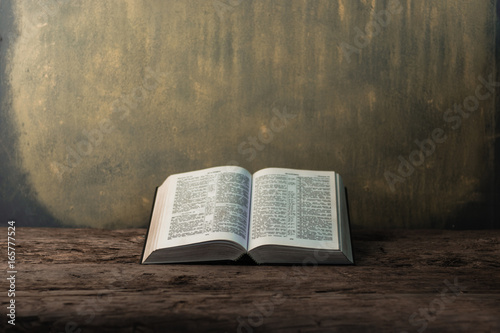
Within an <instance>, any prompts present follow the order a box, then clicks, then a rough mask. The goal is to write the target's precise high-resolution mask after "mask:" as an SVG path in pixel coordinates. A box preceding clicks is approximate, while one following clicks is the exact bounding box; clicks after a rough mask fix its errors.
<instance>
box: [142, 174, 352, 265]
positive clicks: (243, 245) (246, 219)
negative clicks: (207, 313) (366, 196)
mask: <svg viewBox="0 0 500 333" xmlns="http://www.w3.org/2000/svg"><path fill="white" fill-rule="evenodd" d="M245 253H248V255H249V256H250V257H251V258H252V259H253V260H254V261H255V262H257V263H259V264H260V263H290V264H294V263H308V264H311V263H318V264H352V263H353V262H354V260H353V254H352V247H351V237H350V230H349V221H348V212H347V201H346V195H345V188H344V185H343V183H342V179H341V177H340V176H339V175H338V174H337V173H335V172H328V171H307V170H294V169H281V168H268V169H263V170H260V171H257V172H256V173H254V174H253V176H252V175H251V174H250V173H249V172H248V171H247V170H245V169H243V168H240V167H237V166H223V167H215V168H210V169H204V170H199V171H193V172H187V173H181V174H176V175H172V176H170V177H168V178H167V180H166V181H165V182H164V183H163V184H162V185H161V186H160V187H158V188H157V191H156V195H155V202H154V205H153V211H152V214H151V221H150V225H149V230H148V233H147V236H146V242H145V245H144V251H143V255H142V263H143V264H158V263H180V262H202V261H217V260H237V259H239V258H240V257H241V256H242V255H244V254H245Z"/></svg>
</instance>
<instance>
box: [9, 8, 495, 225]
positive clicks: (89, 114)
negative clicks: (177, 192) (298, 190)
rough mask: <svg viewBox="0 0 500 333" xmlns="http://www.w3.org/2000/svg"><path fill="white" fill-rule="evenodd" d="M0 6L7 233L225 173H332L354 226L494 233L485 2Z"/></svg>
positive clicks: (491, 70)
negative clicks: (179, 176) (176, 180)
mask: <svg viewBox="0 0 500 333" xmlns="http://www.w3.org/2000/svg"><path fill="white" fill-rule="evenodd" d="M0 9H1V14H0V20H1V21H0V35H1V36H2V41H1V42H0V52H1V57H0V64H1V66H2V68H1V70H2V73H1V74H2V77H1V89H2V90H1V98H2V100H1V114H0V121H1V123H0V130H1V131H2V139H1V147H0V148H1V149H0V151H1V153H0V154H2V155H1V156H2V159H3V164H2V166H1V167H0V169H1V171H2V175H1V177H2V180H1V181H2V189H1V196H2V197H1V201H2V206H1V207H0V208H1V209H2V210H3V212H5V214H2V215H6V216H7V217H6V218H15V219H17V220H18V222H19V224H21V223H24V224H25V225H57V224H60V223H61V224H63V225H69V226H92V227H130V226H145V225H146V224H147V222H148V218H149V213H150V209H151V204H152V199H153V194H154V188H155V187H156V186H158V185H160V184H161V183H162V182H163V180H164V179H165V178H166V177H167V176H168V175H169V174H172V173H178V172H185V171H191V170H196V169H201V168H206V167H211V166H218V165H225V164H228V163H231V164H236V163H237V164H239V165H241V166H243V167H245V168H247V169H248V170H249V171H251V172H254V171H256V170H259V169H260V168H264V167H271V166H277V167H291V168H300V169H317V170H335V171H338V172H339V173H340V174H341V175H342V176H343V177H344V181H345V183H346V185H347V187H348V190H349V199H350V208H351V218H352V222H353V225H355V226H369V227H453V226H455V227H457V224H459V223H464V222H461V221H462V220H461V219H460V217H461V216H462V217H463V216H467V217H469V216H477V217H478V218H477V219H473V220H469V223H470V224H467V225H462V226H468V227H492V226H494V225H493V224H494V222H493V220H492V219H491V218H492V210H491V209H490V208H491V206H492V205H494V203H495V202H494V196H493V194H494V193H493V192H495V187H494V184H495V178H494V176H495V169H496V166H495V155H494V150H495V140H496V137H497V136H498V135H497V134H496V131H495V114H496V111H495V96H496V94H497V91H496V89H500V87H492V86H487V87H481V88H479V90H478V89H477V87H478V85H484V83H483V82H482V81H484V80H486V81H488V80H489V76H490V75H493V76H492V79H495V77H496V73H495V22H496V21H495V20H496V18H495V4H494V2H493V1H486V0H482V1H469V0H442V1H431V0H425V1H410V0H400V1H398V0H395V1H389V0H386V1H382V0H371V1H369V0H361V1H348V0H335V1H312V0H311V1H306V0H292V1H287V0H282V1H281V0H276V1H260V0H259V1H258V0H255V1H238V0H234V1H233V0H231V1H229V0H220V1H219V0H214V1H212V0H210V1H194V0H188V1H186V0H175V1H174V0H169V1H160V0H148V1H146V0H143V1H141V0H112V1H97V0H88V1H67V0H59V1H56V0H51V1H49V0H45V1H44V0H42V1H39V2H36V1H33V2H31V1H30V2H28V1H9V0H3V1H1V2H0ZM482 78H484V79H482ZM476 94H477V96H478V97H474V96H475V95H476ZM476 102H477V103H476ZM464 103H465V104H464ZM456 105H457V106H458V107H456ZM460 106H462V107H460ZM462 109H463V111H461V110H462ZM448 110H450V111H448ZM427 139H429V140H432V141H429V140H427ZM415 140H419V142H421V141H422V140H427V141H425V142H424V143H422V144H421V146H422V148H419V146H418V144H417V143H416V142H415ZM418 149H422V150H423V151H424V153H422V154H419V153H412V152H413V151H415V150H418ZM401 161H403V162H401ZM404 161H413V163H414V164H415V166H412V165H410V164H409V163H411V162H404ZM398 168H399V171H398ZM458 227H460V225H458Z"/></svg>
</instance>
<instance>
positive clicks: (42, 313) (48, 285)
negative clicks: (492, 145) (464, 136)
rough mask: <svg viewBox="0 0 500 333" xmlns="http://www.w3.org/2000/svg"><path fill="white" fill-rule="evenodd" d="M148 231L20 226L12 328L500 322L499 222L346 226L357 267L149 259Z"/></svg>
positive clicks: (443, 328) (317, 327) (462, 328)
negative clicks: (145, 255) (472, 227)
mask: <svg viewBox="0 0 500 333" xmlns="http://www.w3.org/2000/svg"><path fill="white" fill-rule="evenodd" d="M1 230H2V232H3V233H4V235H5V237H3V238H4V239H6V238H7V237H6V234H7V229H6V228H1ZM145 233H146V230H145V229H127V230H97V229H50V228H17V230H16V269H17V274H16V281H15V289H16V295H15V304H16V321H15V323H16V326H15V328H16V331H20V332H185V331H191V332H266V331H273V332H379V331H384V332H386V331H387V332H424V331H425V332H500V282H499V281H500V256H499V254H500V245H499V244H500V243H499V240H500V230H494V231H491V230H490V231H442V230H353V242H354V250H355V256H356V265H355V266H314V265H313V264H311V265H308V266H257V265H252V264H249V263H242V264H230V265H228V264H226V265H220V264H211V265H206V264H191V265H180V264H176V265H148V266H146V265H140V264H139V258H140V255H141V251H142V247H143V242H144V235H145ZM6 247H7V244H6V241H2V243H1V253H3V256H4V258H5V259H4V260H5V261H4V262H6V261H7V259H6V257H7V256H6V250H7V249H6ZM4 266H5V267H6V265H4ZM3 275H4V276H6V277H8V274H7V272H6V271H5V272H4V274H3ZM2 281H4V282H3V284H2V286H3V289H4V290H2V291H1V295H2V297H1V307H0V308H1V309H3V310H2V311H1V312H2V317H3V319H2V320H1V324H0V331H2V332H3V331H4V330H5V327H9V328H12V326H11V325H8V324H7V323H6V313H7V312H6V311H7V310H6V306H7V305H8V302H9V298H7V297H6V292H7V290H8V288H9V285H8V284H7V283H6V282H5V281H6V279H5V278H2ZM7 319H8V318H7Z"/></svg>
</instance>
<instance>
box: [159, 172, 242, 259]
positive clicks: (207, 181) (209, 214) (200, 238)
mask: <svg viewBox="0 0 500 333" xmlns="http://www.w3.org/2000/svg"><path fill="white" fill-rule="evenodd" d="M167 183H168V188H167V191H168V195H167V200H166V206H165V210H166V211H165V214H163V215H162V222H161V225H162V230H161V231H160V233H161V239H159V241H158V247H160V248H163V247H172V246H180V245H186V244H191V243H198V242H205V241H213V240H232V241H235V242H237V243H239V244H240V245H241V246H242V247H244V248H245V249H246V247H247V235H248V221H249V210H250V190H251V175H250V173H249V172H248V171H247V170H245V169H243V168H240V167H235V166H227V167H216V168H210V169H205V170H200V171H193V172H188V173H183V174H178V175H173V176H171V177H169V178H168V179H167Z"/></svg>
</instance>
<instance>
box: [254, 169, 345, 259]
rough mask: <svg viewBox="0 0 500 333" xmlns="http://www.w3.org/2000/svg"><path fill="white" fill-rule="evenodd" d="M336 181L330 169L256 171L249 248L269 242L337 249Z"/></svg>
mask: <svg viewBox="0 0 500 333" xmlns="http://www.w3.org/2000/svg"><path fill="white" fill-rule="evenodd" d="M335 182H336V178H335V173H334V172H328V171H307V170H294V169H278V168H272V169H264V170H261V171H258V172H256V173H255V174H254V176H253V192H252V210H251V222H250V237H249V238H250V239H249V246H248V249H249V250H251V249H252V248H255V247H257V246H260V245H267V244H274V245H287V246H296V247H312V248H328V249H338V248H339V242H338V218H337V204H336V200H337V194H336V191H335V188H336V183H335Z"/></svg>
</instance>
